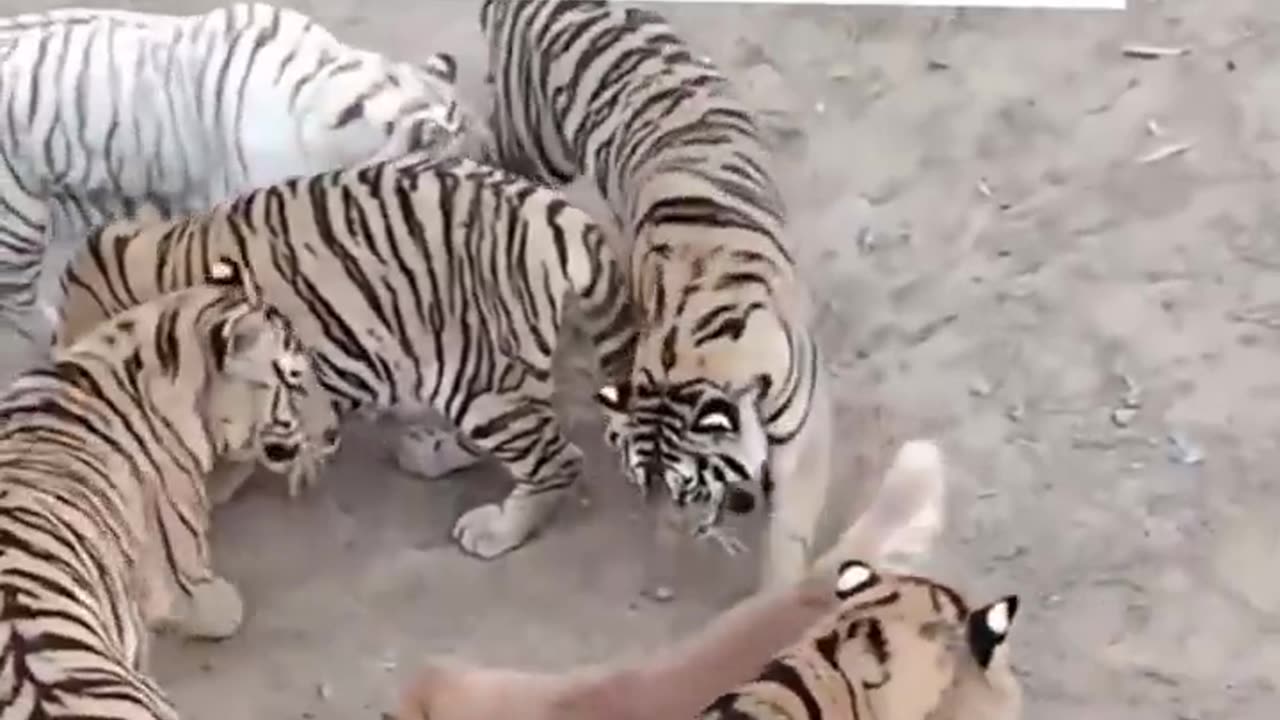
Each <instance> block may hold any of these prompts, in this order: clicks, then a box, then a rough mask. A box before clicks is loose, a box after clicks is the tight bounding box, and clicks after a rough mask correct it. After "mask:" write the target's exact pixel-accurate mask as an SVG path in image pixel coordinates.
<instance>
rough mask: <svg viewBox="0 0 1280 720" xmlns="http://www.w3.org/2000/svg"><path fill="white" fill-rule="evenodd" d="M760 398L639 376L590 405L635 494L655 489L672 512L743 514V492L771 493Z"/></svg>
mask: <svg viewBox="0 0 1280 720" xmlns="http://www.w3.org/2000/svg"><path fill="white" fill-rule="evenodd" d="M759 395H760V388H759V387H757V386H756V385H754V384H749V385H746V386H743V387H740V388H729V387H725V386H722V385H720V384H719V383H716V382H714V381H712V380H708V379H705V378H693V379H689V380H682V381H677V382H668V383H662V384H659V383H657V382H653V375H652V374H651V373H649V372H647V371H644V370H641V371H640V373H638V374H637V376H636V380H634V381H629V382H622V383H617V384H613V385H606V386H604V387H602V388H600V389H599V390H598V391H597V392H596V401H597V402H598V403H599V404H600V406H601V407H602V409H603V411H604V415H605V437H606V439H607V441H608V442H609V444H610V445H612V446H613V447H614V448H615V449H616V450H617V451H618V452H619V453H620V454H621V456H622V463H623V470H624V472H625V474H626V476H627V478H628V479H629V480H630V482H632V483H633V484H635V485H636V486H637V487H638V488H640V490H641V491H642V492H648V491H649V490H651V489H652V488H653V486H654V485H655V484H657V485H659V487H665V488H666V489H667V490H668V492H670V493H671V498H672V500H673V501H674V502H675V504H676V505H677V506H680V507H685V506H688V505H691V504H695V505H703V506H706V507H707V508H709V509H710V510H711V512H712V514H713V515H714V514H715V513H718V512H719V510H720V509H722V508H723V509H725V510H728V511H730V512H732V513H737V514H745V513H749V512H751V511H752V510H753V509H754V508H755V505H756V496H755V495H754V494H753V493H752V492H751V490H749V489H747V488H751V487H757V486H758V487H761V488H762V490H763V492H764V493H765V495H766V496H767V495H768V494H769V493H770V492H771V491H772V485H771V483H770V479H769V477H768V471H767V465H766V463H767V460H768V457H769V440H768V436H767V434H766V433H765V428H764V423H763V422H762V419H761V417H760V415H759V412H758V411H757V400H758V398H759ZM757 484H758V485H757ZM713 521H714V518H712V519H709V520H708V522H713Z"/></svg>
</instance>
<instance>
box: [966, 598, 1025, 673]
mask: <svg viewBox="0 0 1280 720" xmlns="http://www.w3.org/2000/svg"><path fill="white" fill-rule="evenodd" d="M1017 614H1018V596H1017V595H1009V596H1008V597H1005V598H1002V599H1000V600H997V601H996V602H993V603H991V604H990V605H986V606H984V607H980V608H978V609H977V610H974V611H973V612H972V613H970V614H969V621H968V628H967V632H966V636H967V637H966V639H967V640H968V642H969V650H970V651H971V652H972V653H973V659H974V660H977V661H978V665H979V666H981V667H982V668H984V669H985V668H987V667H989V666H990V665H991V659H992V657H994V656H995V654H996V651H997V650H999V649H1000V646H1001V645H1003V644H1004V641H1005V639H1006V638H1008V637H1009V629H1010V628H1011V627H1012V626H1013V618H1014V617H1015V616H1017Z"/></svg>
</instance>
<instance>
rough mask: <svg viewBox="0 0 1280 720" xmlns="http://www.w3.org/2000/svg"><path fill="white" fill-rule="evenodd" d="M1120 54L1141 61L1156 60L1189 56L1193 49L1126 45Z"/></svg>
mask: <svg viewBox="0 0 1280 720" xmlns="http://www.w3.org/2000/svg"><path fill="white" fill-rule="evenodd" d="M1120 52H1121V53H1122V54H1123V55H1124V56H1125V57H1132V58H1138V59H1140V60H1155V59H1158V58H1166V57H1179V56H1182V55H1189V54H1190V53H1191V48H1188V47H1169V46H1165V45H1138V44H1133V45H1125V46H1124V47H1123V48H1122V49H1121V51H1120Z"/></svg>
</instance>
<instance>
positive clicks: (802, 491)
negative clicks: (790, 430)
mask: <svg viewBox="0 0 1280 720" xmlns="http://www.w3.org/2000/svg"><path fill="white" fill-rule="evenodd" d="M813 402H814V405H813V407H812V408H810V414H809V418H808V422H807V423H806V424H805V427H804V429H803V430H801V432H800V434H799V435H798V436H797V437H796V438H794V439H793V440H792V442H790V443H789V444H787V445H784V446H778V447H774V448H771V450H770V458H769V472H770V474H771V476H772V477H773V480H774V491H773V492H774V497H773V500H774V502H773V512H772V514H771V517H770V519H769V529H768V549H767V552H766V553H765V557H764V566H763V567H762V568H761V581H762V586H763V587H765V588H769V587H774V586H779V585H787V584H789V583H793V582H798V581H799V580H800V578H801V577H803V576H804V574H805V571H806V569H807V568H808V564H809V561H810V558H811V554H812V552H813V549H814V547H813V545H814V539H815V538H816V536H817V532H818V522H819V520H821V518H822V510H823V507H824V505H825V503H826V499H827V491H828V488H829V487H830V484H831V457H830V453H831V431H830V423H829V419H830V405H829V401H828V400H827V398H826V396H825V394H823V389H822V388H821V387H819V388H818V389H817V390H816V391H815V393H814V401H813Z"/></svg>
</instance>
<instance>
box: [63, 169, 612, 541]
mask: <svg viewBox="0 0 1280 720" xmlns="http://www.w3.org/2000/svg"><path fill="white" fill-rule="evenodd" d="M222 259H227V260H230V261H232V262H234V263H235V264H236V265H237V266H239V267H241V268H243V269H244V271H245V274H246V276H247V277H248V278H249V280H250V281H251V282H252V283H253V284H254V285H255V286H256V287H258V288H260V289H261V292H262V293H263V296H264V297H265V298H266V299H267V300H268V301H269V302H271V303H272V304H273V305H276V306H277V307H279V308H280V309H281V310H282V311H283V312H284V313H285V314H287V315H288V316H289V318H290V320H291V321H292V322H293V324H294V325H295V326H296V327H297V329H298V332H299V335H300V336H301V337H302V338H303V341H304V342H305V343H306V344H307V346H308V347H310V348H311V350H312V353H313V357H314V358H315V367H316V377H317V383H318V384H319V385H320V386H321V387H322V388H323V389H324V391H325V393H326V394H327V396H328V397H330V398H331V399H332V401H333V403H334V405H333V408H332V409H333V411H334V412H337V413H339V414H340V415H341V416H347V415H348V414H349V413H353V412H355V411H357V410H366V411H371V412H377V413H392V414H394V415H396V416H397V417H399V418H400V419H401V420H403V421H404V423H405V424H406V426H407V429H406V431H405V432H404V433H402V435H401V437H400V438H399V440H398V442H397V449H396V457H397V461H398V462H399V464H400V466H401V468H403V469H405V470H408V471H410V472H412V473H414V474H416V475H420V476H425V477H439V476H441V475H444V474H446V473H449V472H452V471H453V470H456V469H460V468H463V467H467V466H469V465H472V464H474V463H476V462H477V461H478V460H480V459H481V458H484V457H489V458H492V459H494V460H497V461H498V462H499V463H501V464H502V465H503V466H504V467H505V468H506V469H507V471H508V472H509V473H510V474H511V475H512V476H513V477H514V479H515V480H516V485H515V487H514V488H513V489H512V491H511V492H510V493H509V494H508V495H507V497H506V498H505V499H504V500H503V501H502V502H501V503H496V504H490V505H482V506H480V507H477V508H474V509H472V510H470V511H468V512H467V513H466V514H464V515H463V516H462V517H461V518H460V519H459V520H458V522H457V523H456V524H455V525H454V530H453V536H454V538H455V539H456V540H457V541H458V542H459V543H460V544H461V546H462V548H463V549H464V550H466V551H467V552H469V553H472V554H474V555H478V556H480V557H483V558H490V557H495V556H497V555H500V554H502V553H505V552H507V551H509V550H512V549H514V548H515V547H518V546H519V545H521V544H522V543H524V542H525V541H526V540H527V539H528V538H529V537H530V536H532V535H533V533H534V532H535V531H537V530H539V529H540V528H542V527H543V526H544V525H545V524H546V522H547V521H548V520H549V518H550V516H551V514H552V513H553V512H554V511H555V509H556V507H557V506H558V505H559V503H560V501H561V500H562V499H563V498H564V497H565V495H566V493H567V492H568V491H569V490H570V489H571V487H572V485H573V483H574V482H576V480H577V478H578V477H579V476H580V474H581V467H582V453H581V451H580V450H579V449H578V448H577V447H576V446H575V445H574V444H572V443H570V442H569V440H568V438H567V437H566V436H565V434H564V432H563V431H562V430H561V427H560V422H559V420H558V418H557V416H556V412H555V409H554V406H553V404H552V395H553V391H554V389H555V388H554V385H553V375H552V370H553V367H552V362H553V359H554V357H555V350H556V344H557V341H558V339H559V338H560V335H561V328H562V318H563V315H564V313H565V312H566V310H567V308H568V307H569V305H570V303H572V305H574V306H575V308H576V310H577V313H576V314H577V316H578V318H580V320H581V321H582V324H583V326H584V327H585V329H586V330H587V334H588V335H589V336H590V338H591V340H592V341H593V345H594V350H595V351H596V355H597V359H598V360H599V363H600V365H601V371H602V372H603V374H604V375H605V376H606V377H608V378H614V379H617V378H622V377H625V376H626V373H627V372H628V371H629V369H630V359H631V354H632V351H633V347H634V337H635V322H634V318H633V316H632V314H631V313H632V304H631V295H630V292H629V289H628V285H627V281H626V275H625V270H624V268H623V267H622V265H621V264H620V263H619V262H618V260H617V258H616V257H615V256H614V255H613V253H612V252H611V250H610V248H609V244H608V240H607V237H606V236H605V234H604V231H603V230H602V228H601V227H600V226H599V224H598V223H596V222H595V221H594V220H593V219H592V218H591V217H590V216H589V215H588V214H587V213H585V212H583V211H582V210H580V209H578V208H576V207H574V206H573V205H571V204H570V203H569V202H568V201H567V199H566V198H565V197H564V196H563V195H562V194H561V193H559V192H556V191H554V190H551V189H548V188H545V187H541V186H539V185H536V184H534V183H532V182H530V181H528V180H526V179H524V178H521V177H519V176H517V175H514V174H512V173H509V172H505V171H502V170H500V169H497V168H492V167H488V166H485V165H482V164H480V163H476V162H472V161H469V160H464V159H451V160H436V159H434V158H432V157H430V156H428V155H422V154H417V155H408V156H405V157H403V158H400V159H397V160H394V161H389V162H380V163H369V164H366V165H364V166H361V167H357V168H351V169H348V170H342V171H334V172H330V173H321V174H317V175H312V176H306V177H300V178H295V179H292V180H288V181H285V182H282V183H277V184H275V185H269V186H266V187H264V188H260V189H258V190H254V191H252V192H249V193H245V194H243V195H240V196H239V197H237V198H235V199H234V200H231V201H228V202H225V203H222V204H220V205H218V206H215V207H214V208H213V209H211V210H210V211H208V212H204V213H198V214H194V215H191V216H190V217H187V218H183V219H178V220H173V221H169V222H162V223H157V224H154V225H138V224H132V223H121V224H116V225H109V226H106V227H104V228H101V229H100V230H98V231H97V232H95V233H93V234H92V235H91V236H90V237H89V238H88V240H87V241H86V243H85V246H84V247H83V248H82V249H81V251H80V252H79V253H78V254H77V255H76V256H75V257H74V258H73V259H72V261H71V263H70V265H69V267H68V269H67V271H66V273H65V275H64V277H63V284H62V288H63V289H62V292H63V296H64V300H63V303H62V305H61V307H60V308H59V314H58V317H59V320H58V325H59V330H58V332H59V334H60V335H61V336H62V337H74V336H75V334H76V333H77V332H79V331H80V329H82V328H84V327H87V326H89V325H92V324H93V323H96V322H100V321H101V319H102V318H104V317H110V316H111V315H112V314H113V313H115V312H117V311H118V310H119V309H121V308H124V307H128V306H130V305H132V304H134V303H137V302H139V301H141V300H144V299H146V298H150V297H155V296H156V295H158V294H160V293H164V292H168V291H171V290H174V289H176V288H180V287H185V286H187V285H189V284H190V283H191V282H193V280H195V279H196V276H197V275H198V273H200V272H202V271H203V269H204V268H206V267H209V266H210V264H212V263H214V262H216V261H219V260H222ZM432 415H438V416H443V418H444V419H445V421H446V422H447V423H448V424H449V425H450V426H451V427H450V428H447V429H443V430H442V429H438V428H435V427H432V425H431V424H429V423H430V421H431V419H432V417H431V416H432ZM307 435H308V437H309V438H311V440H312V441H313V442H314V443H315V444H316V445H317V446H319V445H323V442H322V441H321V440H320V439H318V438H317V437H316V435H315V433H314V429H308V431H307Z"/></svg>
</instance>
